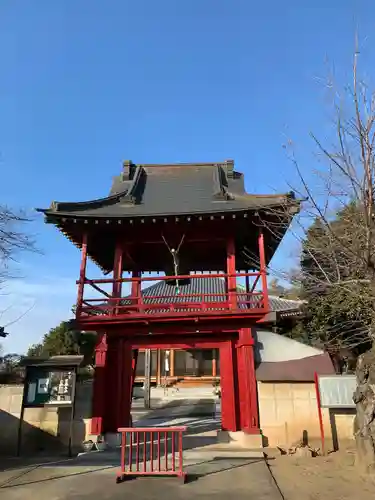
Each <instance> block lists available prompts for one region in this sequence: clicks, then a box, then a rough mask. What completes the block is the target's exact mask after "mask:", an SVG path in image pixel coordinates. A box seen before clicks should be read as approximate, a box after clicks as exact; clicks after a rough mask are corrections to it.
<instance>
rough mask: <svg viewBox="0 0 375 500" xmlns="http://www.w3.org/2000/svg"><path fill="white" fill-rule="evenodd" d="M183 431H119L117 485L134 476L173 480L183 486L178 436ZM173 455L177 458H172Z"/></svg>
mask: <svg viewBox="0 0 375 500" xmlns="http://www.w3.org/2000/svg"><path fill="white" fill-rule="evenodd" d="M184 431H186V427H121V428H120V429H118V432H120V433H121V437H122V439H121V469H120V471H119V472H118V473H117V479H116V481H117V482H118V483H119V482H121V481H123V480H124V479H126V478H127V477H134V476H177V477H180V478H181V479H182V480H183V481H184V482H185V478H186V473H185V472H184V470H183V453H182V434H183V432H184ZM176 455H177V456H176Z"/></svg>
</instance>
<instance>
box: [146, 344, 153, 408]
mask: <svg viewBox="0 0 375 500" xmlns="http://www.w3.org/2000/svg"><path fill="white" fill-rule="evenodd" d="M144 406H145V408H147V409H149V408H151V349H145V383H144Z"/></svg>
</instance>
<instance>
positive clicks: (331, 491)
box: [269, 449, 375, 500]
mask: <svg viewBox="0 0 375 500" xmlns="http://www.w3.org/2000/svg"><path fill="white" fill-rule="evenodd" d="M275 456H276V454H275ZM269 466H270V470H271V472H272V474H273V476H274V478H275V480H276V481H277V484H278V485H279V488H280V489H281V491H282V493H283V495H284V498H285V500H325V499H327V500H346V499H348V500H349V499H351V500H353V499H355V498H360V499H361V500H374V498H375V475H373V476H372V475H369V474H367V475H364V474H361V473H360V471H359V470H358V468H357V467H356V465H355V452H354V450H353V449H344V450H342V451H338V452H336V453H331V454H330V455H328V456H326V457H316V458H310V457H308V458H297V457H294V456H280V455H279V456H276V459H275V460H270V461H269Z"/></svg>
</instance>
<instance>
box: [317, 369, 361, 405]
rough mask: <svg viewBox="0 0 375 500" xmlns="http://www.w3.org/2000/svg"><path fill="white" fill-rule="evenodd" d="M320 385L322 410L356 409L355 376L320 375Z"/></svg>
mask: <svg viewBox="0 0 375 500" xmlns="http://www.w3.org/2000/svg"><path fill="white" fill-rule="evenodd" d="M318 384H319V393H320V405H321V407H322V408H355V404H354V402H353V393H354V391H355V389H356V379H355V375H319V376H318Z"/></svg>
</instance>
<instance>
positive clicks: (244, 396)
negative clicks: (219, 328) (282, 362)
mask: <svg viewBox="0 0 375 500" xmlns="http://www.w3.org/2000/svg"><path fill="white" fill-rule="evenodd" d="M237 370H238V383H239V401H240V425H241V430H242V431H244V432H246V433H247V434H259V432H260V431H259V416H258V397H257V382H256V376H255V362H254V339H253V337H252V334H251V328H242V329H241V330H240V331H239V338H238V343H237Z"/></svg>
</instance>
